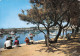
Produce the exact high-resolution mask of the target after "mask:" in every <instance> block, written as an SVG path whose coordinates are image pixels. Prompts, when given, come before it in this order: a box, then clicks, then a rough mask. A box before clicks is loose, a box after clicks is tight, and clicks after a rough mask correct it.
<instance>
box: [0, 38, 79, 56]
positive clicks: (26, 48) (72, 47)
mask: <svg viewBox="0 0 80 56" xmlns="http://www.w3.org/2000/svg"><path fill="white" fill-rule="evenodd" d="M79 55H80V43H79V42H78V38H77V37H76V38H75V39H73V40H69V41H68V40H65V41H64V40H63V39H59V40H58V43H53V44H51V45H50V48H49V49H48V48H47V47H46V46H45V44H31V45H26V44H21V47H14V48H13V49H9V50H3V51H0V56H79Z"/></svg>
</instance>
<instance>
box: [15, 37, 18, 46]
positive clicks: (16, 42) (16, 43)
mask: <svg viewBox="0 0 80 56" xmlns="http://www.w3.org/2000/svg"><path fill="white" fill-rule="evenodd" d="M14 45H15V46H16V47H19V40H18V39H17V38H15V41H14Z"/></svg>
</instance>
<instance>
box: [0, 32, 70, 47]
mask: <svg viewBox="0 0 80 56" xmlns="http://www.w3.org/2000/svg"><path fill="white" fill-rule="evenodd" d="M44 32H46V31H44ZM51 32H52V31H51ZM54 32H55V31H53V33H54ZM67 32H68V33H71V31H67ZM37 33H38V34H37ZM37 33H36V35H35V36H34V37H33V39H34V41H38V40H43V39H44V34H43V33H41V32H37ZM57 33H58V32H57V31H56V34H57ZM29 34H30V32H17V33H16V34H15V35H16V36H19V38H18V40H19V43H20V44H23V43H25V42H24V40H25V38H26V36H27V37H28V38H29V39H30V37H29ZM64 34H65V32H64ZM61 35H62V33H61ZM7 36H8V34H6V35H4V34H3V35H2V36H0V48H3V47H4V42H5V41H6V37H7ZM50 37H51V38H54V37H55V36H50ZM13 43H14V40H13Z"/></svg>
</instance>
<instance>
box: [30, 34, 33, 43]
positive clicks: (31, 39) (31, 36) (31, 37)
mask: <svg viewBox="0 0 80 56" xmlns="http://www.w3.org/2000/svg"><path fill="white" fill-rule="evenodd" d="M30 43H31V44H33V34H32V33H31V34H30Z"/></svg>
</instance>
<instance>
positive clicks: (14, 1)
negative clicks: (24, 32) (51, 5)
mask: <svg viewBox="0 0 80 56" xmlns="http://www.w3.org/2000/svg"><path fill="white" fill-rule="evenodd" d="M30 8H31V4H30V3H29V0H0V28H22V27H31V26H33V25H32V24H29V25H27V24H26V22H24V21H22V20H20V19H19V17H18V14H19V13H21V10H22V9H23V10H27V9H30Z"/></svg>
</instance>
